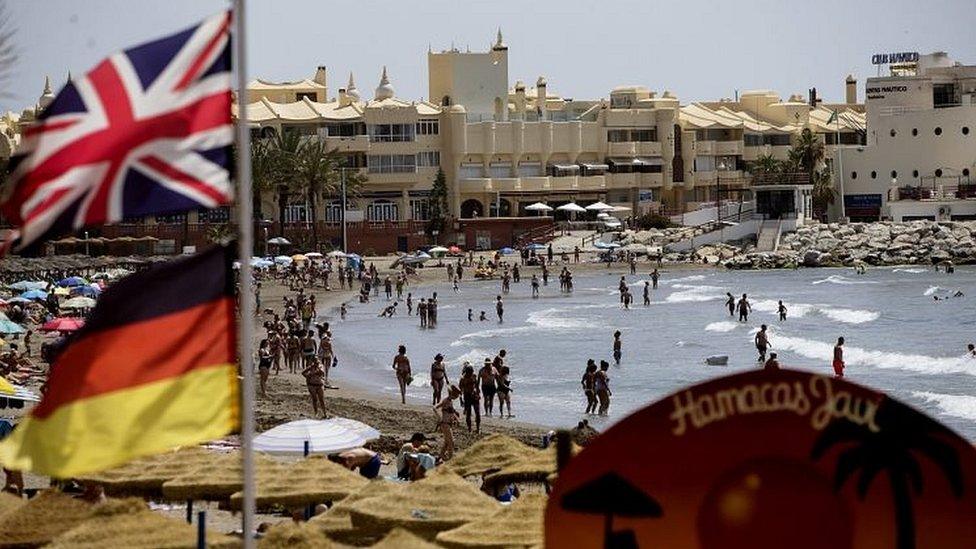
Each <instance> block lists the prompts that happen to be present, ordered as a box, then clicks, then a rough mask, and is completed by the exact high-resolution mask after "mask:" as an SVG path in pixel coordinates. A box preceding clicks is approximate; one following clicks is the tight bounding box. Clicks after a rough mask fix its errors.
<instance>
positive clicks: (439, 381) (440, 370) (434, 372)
mask: <svg viewBox="0 0 976 549" xmlns="http://www.w3.org/2000/svg"><path fill="white" fill-rule="evenodd" d="M450 383H451V382H450V381H449V380H448V379H447V365H445V364H444V355H442V354H440V353H437V356H435V357H434V363H433V364H431V365H430V388H431V389H432V390H433V393H434V395H433V402H432V404H431V405H436V404H437V403H438V402H440V401H441V391H443V390H444V385H449V384H450Z"/></svg>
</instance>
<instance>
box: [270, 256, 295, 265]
mask: <svg viewBox="0 0 976 549" xmlns="http://www.w3.org/2000/svg"><path fill="white" fill-rule="evenodd" d="M292 261H294V260H293V259H292V258H290V257H288V256H287V255H279V256H278V257H276V258H274V262H275V263H277V264H279V265H291V264H292Z"/></svg>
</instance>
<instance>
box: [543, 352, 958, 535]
mask: <svg viewBox="0 0 976 549" xmlns="http://www.w3.org/2000/svg"><path fill="white" fill-rule="evenodd" d="M546 546H547V547H552V548H563V547H574V548H588V547H594V548H596V547H643V548H652V547H667V548H675V547H677V548H701V549H713V548H721V549H736V548H748V549H763V548H776V549H782V548H786V547H788V548H790V549H805V548H810V549H822V548H831V549H846V548H858V549H861V548H867V549H870V548H884V549H891V548H893V547H898V548H909V547H919V548H926V547H935V548H939V549H952V548H956V547H959V548H973V547H976V450H974V448H973V446H972V445H970V444H969V443H968V442H967V441H965V440H964V439H962V438H961V437H960V436H959V435H957V434H955V433H954V432H952V431H951V430H949V429H948V428H946V427H944V426H943V425H942V424H940V423H939V422H938V421H936V420H933V419H931V418H929V417H928V416H926V415H924V414H922V413H920V412H918V411H916V410H914V409H913V408H910V407H909V406H906V405H904V404H902V403H900V402H898V401H896V400H894V399H891V398H890V397H888V396H886V395H884V394H882V393H878V392H875V391H873V390H870V389H867V388H864V387H861V386H858V385H855V384H853V383H850V382H847V381H844V380H839V379H836V378H831V377H825V376H820V375H814V374H811V373H807V372H799V371H792V370H778V371H763V370H760V371H754V372H748V373H743V374H737V375H733V376H729V377H724V378H720V379H716V380H712V381H709V382H706V383H702V384H700V385H696V386H693V387H689V388H686V389H683V390H681V391H679V392H677V393H675V394H673V395H671V396H670V397H668V398H665V399H663V400H661V401H659V402H657V403H655V404H652V405H650V406H648V407H646V408H644V409H643V410H640V411H639V412H636V413H635V414H633V415H631V416H630V417H628V418H626V419H624V420H623V421H621V422H620V423H618V424H616V425H615V426H613V427H612V428H610V429H609V430H607V431H606V432H605V433H604V434H602V435H601V436H600V437H599V438H597V439H596V440H595V441H594V442H593V444H591V445H590V446H587V447H586V449H585V450H584V451H583V452H581V453H580V454H579V455H577V456H576V457H575V458H573V459H572V461H570V463H569V464H568V465H567V466H566V468H565V469H564V470H563V471H561V472H560V474H559V479H558V481H557V482H556V485H555V487H554V490H553V493H552V495H551V497H550V499H549V506H548V508H547V509H546Z"/></svg>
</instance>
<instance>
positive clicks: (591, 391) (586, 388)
mask: <svg viewBox="0 0 976 549" xmlns="http://www.w3.org/2000/svg"><path fill="white" fill-rule="evenodd" d="M596 370H597V367H596V362H595V361H594V360H593V359H592V358H591V359H589V360H587V361H586V370H584V371H583V378H582V379H580V385H582V386H583V395H584V396H586V411H585V412H583V413H584V414H592V413H595V412H596V406H597V402H596V389H595V383H596Z"/></svg>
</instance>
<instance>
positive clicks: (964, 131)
mask: <svg viewBox="0 0 976 549" xmlns="http://www.w3.org/2000/svg"><path fill="white" fill-rule="evenodd" d="M962 134H963V135H969V126H963V127H962Z"/></svg>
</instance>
